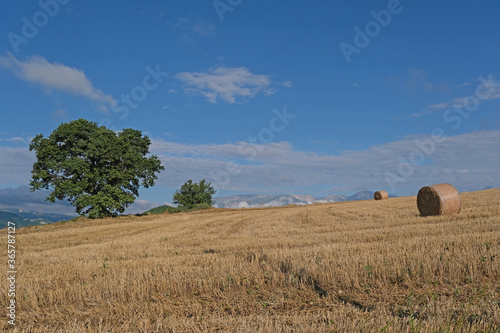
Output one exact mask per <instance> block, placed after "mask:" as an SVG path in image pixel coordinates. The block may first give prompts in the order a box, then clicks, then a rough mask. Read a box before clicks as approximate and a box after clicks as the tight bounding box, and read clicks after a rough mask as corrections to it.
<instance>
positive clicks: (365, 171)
mask: <svg viewBox="0 0 500 333" xmlns="http://www.w3.org/2000/svg"><path fill="white" fill-rule="evenodd" d="M418 139H419V140H422V139H425V138H422V137H420V138H418ZM415 140H416V139H412V140H402V141H397V142H391V143H386V144H383V145H379V146H373V147H371V148H369V149H366V150H363V151H349V152H344V153H343V154H341V155H319V154H315V153H310V152H303V151H297V150H296V149H294V148H293V146H292V145H291V144H290V143H287V142H280V143H270V144H267V145H256V146H251V145H248V144H245V143H243V142H240V143H236V144H225V145H184V144H178V143H172V142H166V141H162V140H153V144H152V151H153V152H154V153H155V154H158V156H159V157H160V158H161V160H162V162H163V164H164V165H165V166H166V170H165V171H164V172H162V174H160V179H159V184H161V185H166V186H169V187H178V186H179V185H180V184H182V183H183V182H184V181H186V180H187V179H193V180H201V179H203V178H206V179H208V180H210V181H212V183H214V184H216V185H218V186H219V188H220V189H221V188H222V189H228V190H237V191H246V192H255V191H259V189H262V188H266V189H273V190H275V191H280V189H282V188H285V187H287V186H297V187H302V188H304V191H303V192H304V193H306V192H307V189H308V187H310V186H314V185H319V184H329V185H331V186H332V187H338V188H349V189H351V190H352V189H356V188H365V189H377V188H387V187H388V186H389V184H388V183H387V180H386V175H387V174H386V172H389V173H392V174H395V175H398V172H399V171H398V168H399V167H400V165H401V159H402V158H405V159H408V158H409V156H410V154H411V153H412V152H414V151H416V150H418V147H417V145H416V141H415ZM499 150H500V131H483V132H477V133H469V134H464V135H459V136H451V137H448V138H447V140H446V141H445V142H443V143H439V144H436V147H435V151H434V152H433V153H432V154H430V155H428V156H426V159H425V161H424V163H423V164H422V165H420V166H416V167H415V170H414V171H413V172H412V174H411V175H409V176H408V177H403V178H404V179H403V181H401V182H400V183H398V184H397V186H396V188H395V190H396V192H398V193H400V194H401V193H402V194H416V192H415V191H418V189H419V188H420V187H421V186H423V185H426V184H427V185H428V184H433V183H441V182H450V183H452V184H454V185H456V186H457V187H458V188H459V190H462V191H463V190H474V189H480V188H483V187H484V186H488V185H491V186H495V187H500V183H499V180H498V176H497V175H498V174H500V157H498V155H496V154H491V152H492V151H499ZM253 152H255V156H253V155H252V153H253ZM250 157H254V158H250ZM228 177H229V178H228Z"/></svg>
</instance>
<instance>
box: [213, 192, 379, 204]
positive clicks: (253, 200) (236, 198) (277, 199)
mask: <svg viewBox="0 0 500 333" xmlns="http://www.w3.org/2000/svg"><path fill="white" fill-rule="evenodd" d="M373 194H374V192H371V191H361V192H357V193H355V194H353V195H351V196H345V195H339V194H331V195H328V196H326V197H321V198H316V197H313V196H311V195H290V194H282V195H263V194H243V195H233V196H228V197H220V198H215V199H214V201H215V205H214V207H218V208H255V207H276V206H287V205H310V204H314V203H327V202H339V201H355V200H371V199H373Z"/></svg>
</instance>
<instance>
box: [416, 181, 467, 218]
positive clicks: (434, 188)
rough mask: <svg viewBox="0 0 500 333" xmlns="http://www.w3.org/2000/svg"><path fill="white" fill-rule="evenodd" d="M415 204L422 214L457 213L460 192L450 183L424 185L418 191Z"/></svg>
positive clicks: (459, 205) (459, 206) (459, 204)
mask: <svg viewBox="0 0 500 333" xmlns="http://www.w3.org/2000/svg"><path fill="white" fill-rule="evenodd" d="M417 206H418V210H419V211H420V215H422V216H431V215H449V214H458V213H459V212H460V209H461V206H462V204H461V200H460V193H459V192H458V190H457V189H456V188H455V187H454V186H453V185H450V184H447V183H443V184H437V185H430V186H424V187H422V188H421V189H420V191H418V195H417Z"/></svg>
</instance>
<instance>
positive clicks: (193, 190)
mask: <svg viewBox="0 0 500 333" xmlns="http://www.w3.org/2000/svg"><path fill="white" fill-rule="evenodd" d="M215 192H216V190H215V189H214V188H213V187H212V184H211V183H210V182H207V181H206V180H205V179H203V180H202V181H200V182H199V183H193V181H192V180H188V181H187V182H185V183H184V185H182V186H181V188H180V189H179V190H176V191H175V194H174V203H176V204H179V205H180V206H183V207H186V208H189V209H192V208H196V206H199V205H205V206H208V207H210V206H212V205H213V204H214V202H213V200H212V195H214V194H215Z"/></svg>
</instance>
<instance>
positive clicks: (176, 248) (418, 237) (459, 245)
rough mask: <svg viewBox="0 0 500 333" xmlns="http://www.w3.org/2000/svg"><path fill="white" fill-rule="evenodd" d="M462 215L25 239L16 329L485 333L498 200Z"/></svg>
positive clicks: (118, 222)
mask: <svg viewBox="0 0 500 333" xmlns="http://www.w3.org/2000/svg"><path fill="white" fill-rule="evenodd" d="M462 203H463V207H462V211H461V213H460V214H458V215H454V216H440V217H426V218H424V217H420V216H419V215H418V210H417V208H416V198H415V197H403V198H394V199H390V200H385V201H374V200H367V201H353V202H339V203H327V204H316V205H308V206H289V207H278V208H256V209H210V210H207V211H197V212H192V213H181V214H165V215H151V216H142V217H136V216H128V217H120V218H116V219H106V220H100V221H96V220H84V219H80V220H78V221H76V222H63V223H54V224H50V225H45V226H38V227H32V228H23V229H21V230H18V232H17V243H16V247H17V251H18V256H17V258H16V260H17V261H16V264H17V270H18V275H17V282H16V283H17V295H18V298H17V300H18V306H19V307H18V309H17V318H16V320H17V327H18V329H19V331H20V332H22V331H26V332H28V331H29V332H47V331H50V332H110V331H112V332H215V331H222V332H228V331H230V332H379V331H385V332H412V331H413V332H417V331H420V332H438V331H446V332H461V331H470V332H478V331H480V332H497V329H498V327H500V298H499V295H500V264H499V260H500V189H493V190H487V191H481V192H470V193H462ZM6 242H7V240H6V237H2V238H1V240H0V247H2V248H4V249H5V248H7V244H6ZM4 253H5V251H4ZM4 262H6V258H4ZM6 270H7V267H6V265H5V264H4V265H0V275H1V276H7V272H6ZM1 286H2V298H1V306H2V307H3V308H5V307H6V306H7V301H8V300H7V298H6V294H7V292H6V289H5V287H4V284H2V285H1ZM7 328H8V326H7V323H6V319H5V316H3V317H2V319H1V321H0V329H3V330H5V329H7Z"/></svg>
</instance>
